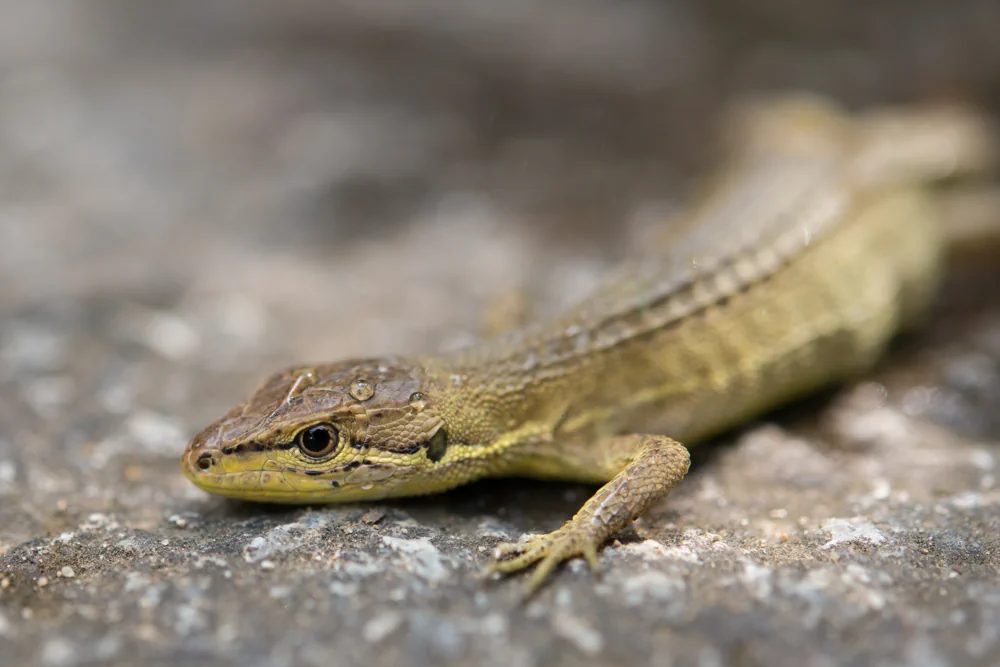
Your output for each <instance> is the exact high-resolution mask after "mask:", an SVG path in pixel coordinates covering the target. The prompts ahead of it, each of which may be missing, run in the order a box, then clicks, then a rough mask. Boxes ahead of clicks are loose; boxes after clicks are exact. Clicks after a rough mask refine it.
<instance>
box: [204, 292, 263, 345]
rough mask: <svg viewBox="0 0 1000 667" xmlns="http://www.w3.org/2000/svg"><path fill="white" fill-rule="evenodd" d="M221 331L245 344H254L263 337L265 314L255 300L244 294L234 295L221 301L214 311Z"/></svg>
mask: <svg viewBox="0 0 1000 667" xmlns="http://www.w3.org/2000/svg"><path fill="white" fill-rule="evenodd" d="M215 312H216V313H217V318H218V319H217V321H218V323H219V325H220V327H221V329H222V331H223V332H224V333H225V334H226V335H227V336H230V337H232V338H236V339H238V340H239V341H241V342H243V343H245V344H251V345H252V344H254V343H256V342H257V341H259V340H260V339H261V337H262V336H263V335H264V332H265V329H266V326H267V313H266V311H265V309H264V306H263V305H261V303H260V302H259V301H257V300H256V299H252V298H250V297H249V296H246V295H244V294H234V295H232V296H231V297H229V298H227V299H225V300H223V301H222V302H221V303H219V304H218V308H216V309H215Z"/></svg>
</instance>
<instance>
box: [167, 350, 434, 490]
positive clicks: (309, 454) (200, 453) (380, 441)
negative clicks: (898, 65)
mask: <svg viewBox="0 0 1000 667" xmlns="http://www.w3.org/2000/svg"><path fill="white" fill-rule="evenodd" d="M427 384H428V383H427V382H426V378H425V373H424V371H423V369H422V367H420V366H419V364H411V363H406V362H402V361H399V360H357V361H345V362H341V363H337V364H331V365H319V366H311V367H296V368H290V369H288V370H285V371H282V372H279V373H277V374H275V375H273V376H271V377H270V378H268V379H267V381H265V382H264V384H263V385H261V387H260V388H259V389H257V390H256V391H255V392H254V393H253V394H252V395H251V396H250V397H249V399H248V400H247V401H246V402H245V403H242V404H240V405H237V406H236V407H235V408H233V409H232V410H231V411H230V412H229V413H228V414H227V415H225V416H224V417H222V418H221V419H219V420H218V421H216V422H215V423H213V424H211V425H210V426H208V427H207V428H205V429H204V430H203V431H202V432H201V433H199V434H198V435H196V436H195V437H194V439H193V440H192V441H191V442H190V444H188V446H187V449H186V450H185V452H184V455H183V457H182V459H181V468H182V470H183V471H184V474H185V475H186V476H187V477H188V479H190V480H191V481H192V482H194V484H195V485H196V486H198V487H200V488H202V489H204V490H206V491H209V492H211V493H216V494H219V495H223V496H229V497H234V498H240V499H245V500H255V501H265V502H294V503H309V502H335V501H336V502H340V501H353V500H367V499H376V498H383V497H386V496H392V495H398V494H403V493H406V494H412V493H417V492H419V491H421V490H423V489H419V488H418V489H417V490H414V489H412V488H407V482H408V481H413V480H415V479H419V478H420V477H421V476H422V473H426V472H427V471H428V470H430V469H433V468H435V467H436V466H440V465H446V464H447V463H448V461H447V458H448V457H447V454H448V453H449V452H448V449H449V443H448V433H447V431H446V429H445V422H444V418H443V416H442V415H441V412H440V409H439V408H438V406H436V405H435V401H434V399H433V397H432V396H431V395H429V394H432V393H434V392H433V390H429V389H428V388H427V387H426V385H427ZM426 490H427V491H430V490H432V489H426Z"/></svg>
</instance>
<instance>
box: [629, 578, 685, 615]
mask: <svg viewBox="0 0 1000 667" xmlns="http://www.w3.org/2000/svg"><path fill="white" fill-rule="evenodd" d="M686 590H687V584H685V583H684V579H682V578H681V577H671V576H669V575H667V574H664V573H663V572H659V571H657V570H648V571H646V572H642V573H640V574H637V575H635V576H634V577H629V578H628V579H626V580H625V582H624V583H623V584H622V591H623V597H624V599H625V604H627V605H629V606H631V607H638V606H641V605H643V604H645V603H646V602H648V601H650V600H655V601H657V602H669V601H676V600H679V599H680V598H681V596H683V595H684V593H685V591H686Z"/></svg>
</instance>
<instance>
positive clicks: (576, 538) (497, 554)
mask: <svg viewBox="0 0 1000 667" xmlns="http://www.w3.org/2000/svg"><path fill="white" fill-rule="evenodd" d="M603 542H604V537H603V536H602V535H601V534H600V533H599V531H597V530H594V529H590V530H588V529H587V527H586V526H583V525H578V524H577V522H575V521H573V520H570V521H568V522H566V523H565V524H564V525H563V526H562V528H560V529H559V530H557V531H555V532H552V533H547V534H545V535H532V536H530V537H528V538H527V539H526V540H523V541H521V542H505V543H502V544H500V545H498V546H497V548H496V551H494V553H493V558H494V561H493V562H492V563H491V564H490V565H489V566H487V569H486V573H487V574H488V575H489V574H494V573H501V574H510V573H513V572H519V571H520V570H524V569H526V568H528V567H530V566H532V565H534V564H535V563H537V564H538V566H537V567H536V569H535V571H534V572H533V573H532V575H531V577H530V578H529V579H528V583H527V593H528V594H529V595H530V594H531V593H534V592H535V591H536V590H538V587H539V586H541V585H542V583H544V581H545V579H546V578H548V576H549V575H550V574H552V571H553V570H555V568H556V566H557V565H559V563H561V562H562V561H564V560H569V559H570V558H575V557H576V556H583V557H584V558H585V559H586V560H587V562H588V563H589V564H590V568H591V570H593V571H595V572H597V571H599V569H600V561H599V560H598V558H597V549H598V547H600V546H601V544H602V543H603Z"/></svg>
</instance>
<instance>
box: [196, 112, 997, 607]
mask: <svg viewBox="0 0 1000 667" xmlns="http://www.w3.org/2000/svg"><path fill="white" fill-rule="evenodd" d="M730 119H731V120H730V121H729V122H728V123H727V124H726V126H725V127H726V132H725V133H724V136H725V137H726V146H728V152H727V157H726V158H725V159H724V161H723V162H722V164H721V166H720V167H719V168H718V172H719V173H718V174H717V176H716V177H715V178H714V179H713V180H711V181H710V182H709V184H708V185H707V187H705V190H704V192H703V194H702V195H701V196H700V197H698V198H696V199H695V200H694V202H693V203H692V205H691V206H690V208H689V209H688V211H687V213H686V214H685V215H684V216H683V219H682V220H680V221H679V224H678V225H677V226H676V227H673V228H672V229H679V230H680V231H677V232H676V233H675V232H673V231H672V232H671V234H670V243H669V244H668V246H667V247H666V248H664V249H663V251H662V252H661V253H659V254H658V255H657V256H652V257H649V258H642V259H636V260H633V261H629V262H626V263H624V264H623V265H621V266H619V267H617V268H615V269H614V270H612V271H611V272H610V274H609V275H608V276H607V277H606V279H605V280H604V282H603V283H601V285H600V286H599V287H597V288H596V290H595V291H594V292H593V293H592V294H591V295H590V296H589V297H587V298H585V299H583V300H582V301H581V302H579V303H578V304H577V305H575V306H571V307H570V308H568V309H566V310H564V311H563V312H561V313H558V314H556V315H554V316H552V317H549V318H545V319H539V320H537V321H535V322H532V323H528V324H525V325H524V326H521V327H519V328H516V329H514V330H512V331H508V332H506V333H503V334H501V335H497V336H495V337H493V338H488V339H485V340H482V341H479V342H476V343H473V344H471V345H469V346H467V347H464V348H462V349H460V350H454V351H451V352H447V353H440V354H425V355H412V356H388V357H384V358H360V359H347V360H343V361H339V362H334V363H321V364H301V365H297V366H294V367H290V368H286V369H284V370H281V371H279V372H277V373H275V374H273V375H272V376H270V377H269V378H268V379H266V380H265V381H264V383H263V384H262V385H261V386H260V387H259V388H258V389H257V390H256V391H254V392H253V393H252V395H250V396H249V398H247V399H246V400H245V401H244V402H242V403H240V404H239V405H237V406H235V407H234V408H233V409H232V410H231V411H230V412H229V413H227V414H226V415H224V416H222V417H221V418H220V419H219V420H218V421H216V422H214V423H212V424H211V425H209V426H208V427H206V428H205V429H204V430H203V431H201V432H200V433H198V434H197V435H196V436H195V437H194V438H193V439H192V440H191V442H190V443H189V444H188V446H187V448H186V450H185V452H184V454H183V456H182V459H181V467H182V470H183V472H184V474H185V475H186V476H187V477H188V478H189V479H190V480H191V481H192V482H193V483H194V484H195V485H197V486H198V487H200V488H201V489H204V490H206V491H208V492H211V493H214V494H219V495H222V496H227V497H232V498H238V499H244V500H252V501H263V502H275V503H297V504H314V503H327V502H354V501H368V500H377V499H383V498H391V497H402V496H415V495H423V494H430V493H437V492H443V491H446V490H448V489H452V488H454V487H456V486H459V485H462V484H465V483H467V482H471V481H474V480H477V479H480V478H485V477H508V476H513V477H533V478H541V479H549V480H566V481H576V482H584V483H591V484H594V485H601V486H600V488H599V489H598V490H597V491H596V493H594V495H593V496H592V497H591V498H590V499H589V500H587V501H586V502H585V503H584V504H583V506H582V507H581V508H580V510H579V511H578V512H577V513H576V514H575V515H574V516H573V517H572V518H570V519H569V520H568V521H566V522H565V523H564V524H563V525H562V526H561V527H560V528H558V529H557V530H555V531H554V532H551V533H548V534H538V535H531V536H527V537H526V538H525V539H522V540H521V541H519V542H516V543H502V544H500V545H498V546H497V547H496V549H495V551H494V553H493V557H492V559H491V562H490V564H489V565H488V566H487V568H486V572H487V573H506V574H509V573H515V572H519V571H522V570H525V569H528V568H530V567H532V566H534V567H535V569H534V572H533V573H532V574H531V576H530V577H528V579H527V584H526V585H527V589H528V592H533V591H535V590H537V588H538V587H539V586H540V585H541V584H542V583H543V582H544V581H545V580H546V579H547V578H548V577H549V576H550V575H551V573H552V572H553V570H554V569H555V568H556V567H557V566H558V565H559V564H560V563H561V562H563V561H566V560H569V559H571V558H575V557H580V556H582V557H584V558H585V560H586V561H587V562H588V563H589V564H590V566H591V567H592V568H594V569H595V570H596V569H597V568H598V552H599V549H600V547H601V546H602V545H603V544H604V543H605V542H606V541H607V540H608V539H609V538H610V537H611V536H613V535H615V534H616V533H618V532H620V531H621V530H622V529H623V528H625V527H626V526H628V525H629V524H630V523H631V522H632V521H633V520H634V519H636V518H638V517H639V516H641V515H642V514H643V513H644V512H645V511H646V510H647V509H649V508H650V507H651V506H652V505H653V504H655V503H657V502H659V501H661V500H662V499H663V498H665V497H666V496H667V495H668V494H669V493H670V492H671V491H672V490H673V489H674V488H675V487H676V486H677V485H678V484H679V483H680V482H681V481H682V479H683V478H684V476H685V475H686V473H687V472H688V468H689V465H690V456H689V451H688V449H687V447H688V446H691V445H695V444H698V443H700V442H703V441H705V440H706V439H709V438H711V437H713V436H716V435H719V434H721V433H723V432H725V431H727V430H729V429H732V428H734V427H737V426H739V425H740V424H741V423H743V422H745V421H747V420H750V419H752V418H755V417H757V416H759V415H761V414H763V413H765V412H766V411H768V410H771V409H773V408H776V407H779V406H781V405H782V404H784V403H786V402H789V401H791V400H793V399H795V398H798V397H800V396H802V395H804V394H807V393H810V392H812V391H815V390H818V389H821V388H823V387H825V386H827V385H830V384H832V383H838V382H844V381H847V380H849V379H851V378H853V377H856V376H859V375H861V374H863V373H864V372H865V371H866V370H868V369H870V368H871V367H872V366H873V365H874V364H875V363H876V361H877V360H878V359H879V358H880V356H881V355H882V353H883V351H884V350H885V349H886V347H887V345H888V344H889V343H890V341H891V340H892V339H893V338H894V336H895V335H896V334H897V333H899V332H900V331H902V330H905V329H906V328H907V327H912V326H915V325H916V324H918V323H919V321H920V320H921V318H922V317H923V316H924V315H925V314H926V312H927V311H928V308H929V306H930V304H931V303H932V301H933V298H934V294H935V290H936V288H937V286H938V284H939V281H940V278H941V276H942V272H943V270H944V265H945V263H946V261H945V256H946V251H947V248H948V239H949V233H948V229H949V226H948V224H947V223H948V221H946V220H942V216H941V215H940V212H941V210H942V209H940V208H939V207H937V206H936V198H935V193H936V192H937V190H936V188H935V187H932V186H935V185H937V184H941V183H945V182H954V181H956V180H957V179H960V178H963V177H971V176H977V175H986V174H989V173H990V171H991V170H992V168H993V166H995V161H996V156H997V155H996V154H997V150H996V143H995V137H994V135H993V134H992V128H991V127H990V125H989V123H988V122H987V121H986V120H985V119H984V118H982V117H981V116H979V115H977V114H975V113H974V112H972V111H971V110H968V109H964V108H962V107H958V106H948V107H926V108H917V107H914V108H910V109H902V108H899V109H875V110H869V111H867V112H855V113H851V112H848V111H847V110H845V109H843V108H842V107H840V106H838V105H837V104H835V103H834V102H832V101H829V100H826V99H824V98H820V97H817V96H811V95H805V94H799V95H786V96H783V97H779V98H777V99H770V100H767V101H760V100H758V101H754V102H750V103H745V104H741V105H739V106H738V107H737V110H736V111H735V112H733V113H732V114H730ZM998 217H1000V212H998ZM682 443H683V444H682Z"/></svg>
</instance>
